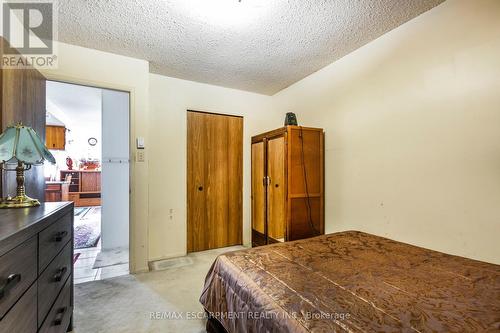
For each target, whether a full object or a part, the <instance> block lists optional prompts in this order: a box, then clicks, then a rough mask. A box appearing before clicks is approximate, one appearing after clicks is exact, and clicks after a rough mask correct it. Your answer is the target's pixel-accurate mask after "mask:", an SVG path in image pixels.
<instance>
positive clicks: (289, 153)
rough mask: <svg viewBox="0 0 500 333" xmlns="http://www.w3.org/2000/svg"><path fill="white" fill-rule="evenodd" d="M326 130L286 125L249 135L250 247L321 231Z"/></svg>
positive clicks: (306, 235) (309, 235)
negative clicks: (250, 160) (250, 143)
mask: <svg viewBox="0 0 500 333" xmlns="http://www.w3.org/2000/svg"><path fill="white" fill-rule="evenodd" d="M324 206H325V196H324V132H323V129H320V128H309V127H301V126H286V127H282V128H279V129H276V130H274V131H270V132H266V133H263V134H260V135H257V136H254V137H252V245H253V246H261V245H266V244H272V243H277V242H286V241H292V240H297V239H303V238H308V237H313V236H317V235H321V234H324V232H325V228H324Z"/></svg>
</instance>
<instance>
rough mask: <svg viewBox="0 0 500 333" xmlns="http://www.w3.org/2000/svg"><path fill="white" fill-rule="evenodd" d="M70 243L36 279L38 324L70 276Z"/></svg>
mask: <svg viewBox="0 0 500 333" xmlns="http://www.w3.org/2000/svg"><path fill="white" fill-rule="evenodd" d="M71 253H72V248H71V242H69V243H67V244H66V246H65V247H64V249H63V250H62V252H61V253H60V254H59V255H58V256H57V257H56V258H55V259H54V261H52V262H51V263H50V265H49V266H48V267H47V269H46V270H45V271H44V272H43V273H42V275H40V277H39V278H38V324H39V325H41V324H42V321H43V319H44V318H45V316H46V315H47V313H48V312H49V310H50V306H51V305H52V303H53V302H54V300H55V299H56V297H57V295H58V294H59V291H61V289H62V287H63V285H64V283H65V282H66V280H67V278H68V276H70V275H71V266H72V263H73V262H72V260H71V259H72V258H71Z"/></svg>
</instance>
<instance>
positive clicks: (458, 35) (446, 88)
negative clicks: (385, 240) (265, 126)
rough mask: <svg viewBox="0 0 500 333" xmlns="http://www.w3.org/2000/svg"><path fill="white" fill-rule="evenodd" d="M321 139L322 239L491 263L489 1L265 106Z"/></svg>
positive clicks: (496, 141)
mask: <svg viewBox="0 0 500 333" xmlns="http://www.w3.org/2000/svg"><path fill="white" fill-rule="evenodd" d="M274 103H275V108H276V109H277V110H279V111H281V112H286V111H294V112H297V114H298V118H299V121H300V122H301V123H303V124H304V125H308V126H322V127H324V128H325V129H326V202H327V206H326V230H327V232H334V231H340V230H347V229H357V230H362V231H366V232H370V233H373V234H377V235H383V236H387V237H390V238H393V239H397V240H401V241H404V242H408V243H412V244H416V245H420V246H424V247H427V248H432V249H436V250H439V251H443V252H448V253H453V254H457V255H462V256H467V257H472V258H476V259H479V260H484V261H490V262H496V263H500V242H499V241H498V235H500V1H498V0H474V1H471V0H448V1H446V2H445V3H443V4H441V5H440V6H438V7H437V8H435V9H433V10H431V11H429V12H427V13H425V14H423V15H421V16H419V17H417V18H416V19H414V20H412V21H410V22H409V23H407V24H404V25H402V26H401V27H399V28H397V29H395V30H393V31H392V32H390V33H388V34H386V35H384V36H382V37H381V38H379V39H377V40H375V41H374V42H372V43H370V44H368V45H366V46H364V47H363V48H361V49H359V50H357V51H355V52H354V53H352V54H350V55H348V56H346V57H344V58H343V59H341V60H339V61H338V62H336V63H334V64H332V65H330V66H328V67H326V68H324V69H322V70H320V71H319V72H317V73H315V74H313V75H311V76H309V77H307V78H306V79H304V80H302V81H300V82H298V83H296V84H295V85H293V86H291V87H289V88H288V89H285V90H284V91H282V92H280V93H278V94H277V95H275V96H274Z"/></svg>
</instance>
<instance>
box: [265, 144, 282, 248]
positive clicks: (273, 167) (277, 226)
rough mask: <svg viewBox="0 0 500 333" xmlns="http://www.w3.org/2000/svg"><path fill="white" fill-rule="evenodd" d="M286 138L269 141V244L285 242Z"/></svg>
mask: <svg viewBox="0 0 500 333" xmlns="http://www.w3.org/2000/svg"><path fill="white" fill-rule="evenodd" d="M285 146H286V145H285V137H284V136H279V137H276V138H272V139H270V140H268V141H267V175H268V177H269V178H268V190H267V192H268V195H267V225H268V226H267V232H268V237H269V243H275V242H284V241H285V224H286V176H285V156H286V151H285Z"/></svg>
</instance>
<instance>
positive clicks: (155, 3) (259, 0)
mask: <svg viewBox="0 0 500 333" xmlns="http://www.w3.org/2000/svg"><path fill="white" fill-rule="evenodd" d="M443 1H444V0H242V1H241V2H239V1H238V0H127V1H123V0H99V1H96V0H93V1H91V0H64V1H58V4H59V29H58V33H59V40H60V41H62V42H66V43H70V44H75V45H80V46H84V47H88V48H94V49H98V50H103V51H108V52H112V53H117V54H122V55H126V56H131V57H135V58H141V59H145V60H148V61H150V70H151V72H153V73H158V74H163V75H167V76H172V77H177V78H182V79H186V80H192V81H198V82H205V83H210V84H215V85H220V86H225V87H231V88H236V89H242V90H248V91H254V92H258V93H264V94H268V95H272V94H274V93H276V92H278V91H280V90H281V89H283V88H285V87H287V86H289V85H291V84H293V83H295V82H297V81H299V80H300V79H302V78H304V77H306V76H308V75H309V74H311V73H313V72H315V71H317V70H319V69H321V68H323V67H324V66H326V65H328V64H330V63H332V62H333V61H335V60H337V59H339V58H341V57H342V56H344V55H346V54H348V53H350V52H352V51H353V50H355V49H357V48H359V47H360V46H362V45H364V44H366V43H368V42H370V41H372V40H374V39H375V38H377V37H379V36H381V35H382V34H384V33H386V32H387V31H389V30H391V29H394V28H395V27H397V26H399V25H401V24H403V23H405V22H407V21H408V20H410V19H412V18H414V17H416V16H418V15H420V14H421V13H423V12H425V11H427V10H429V9H431V8H433V7H434V6H436V5H438V4H439V3H441V2H443Z"/></svg>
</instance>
